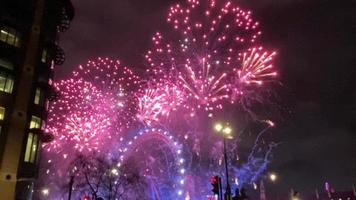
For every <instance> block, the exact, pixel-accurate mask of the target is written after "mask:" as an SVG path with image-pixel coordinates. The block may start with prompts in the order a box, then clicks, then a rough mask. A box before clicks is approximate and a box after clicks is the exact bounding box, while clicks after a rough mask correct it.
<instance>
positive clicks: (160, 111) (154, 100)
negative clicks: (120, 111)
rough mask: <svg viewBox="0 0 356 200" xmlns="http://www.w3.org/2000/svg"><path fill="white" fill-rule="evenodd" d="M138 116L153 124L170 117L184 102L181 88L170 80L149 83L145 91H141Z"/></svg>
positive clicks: (138, 95)
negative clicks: (169, 81)
mask: <svg viewBox="0 0 356 200" xmlns="http://www.w3.org/2000/svg"><path fill="white" fill-rule="evenodd" d="M136 96H137V99H138V102H139V103H138V114H137V118H138V120H139V121H141V122H142V123H144V124H145V125H148V126H150V125H152V123H153V122H156V123H157V122H159V121H161V120H163V118H167V117H169V115H170V113H171V112H172V111H175V110H176V109H177V108H178V107H179V106H180V104H181V103H182V102H183V99H184V95H183V92H182V91H181V90H179V88H178V87H177V86H175V85H173V84H170V83H168V82H164V83H159V84H154V85H152V84H147V88H146V89H145V90H144V91H139V92H138V93H137V94H136Z"/></svg>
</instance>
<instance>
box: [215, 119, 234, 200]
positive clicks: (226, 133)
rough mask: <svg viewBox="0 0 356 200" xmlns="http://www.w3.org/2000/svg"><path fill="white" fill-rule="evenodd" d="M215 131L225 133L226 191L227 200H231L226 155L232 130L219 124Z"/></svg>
mask: <svg viewBox="0 0 356 200" xmlns="http://www.w3.org/2000/svg"><path fill="white" fill-rule="evenodd" d="M215 130H216V131H217V132H218V133H223V138H224V161H225V176H226V191H225V200H230V199H231V187H230V183H229V170H228V163H227V153H226V138H227V137H229V136H230V134H231V132H232V129H231V128H230V127H229V125H228V124H227V125H226V126H223V125H222V124H220V123H218V124H216V125H215Z"/></svg>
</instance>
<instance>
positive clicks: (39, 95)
mask: <svg viewBox="0 0 356 200" xmlns="http://www.w3.org/2000/svg"><path fill="white" fill-rule="evenodd" d="M42 97H43V93H42V90H41V88H36V93H35V99H34V101H33V102H34V103H35V104H36V105H40V104H42V102H43V101H42V99H43V98H42Z"/></svg>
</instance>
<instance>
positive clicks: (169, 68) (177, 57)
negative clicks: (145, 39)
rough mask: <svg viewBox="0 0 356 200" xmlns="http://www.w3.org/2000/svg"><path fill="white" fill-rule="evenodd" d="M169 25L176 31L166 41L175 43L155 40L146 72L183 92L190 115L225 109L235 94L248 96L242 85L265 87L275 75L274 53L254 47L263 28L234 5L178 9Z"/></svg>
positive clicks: (210, 4) (194, 1)
mask: <svg viewBox="0 0 356 200" xmlns="http://www.w3.org/2000/svg"><path fill="white" fill-rule="evenodd" d="M167 22H168V23H169V24H171V25H172V27H173V30H174V31H173V33H168V34H167V35H169V36H171V35H172V36H173V35H174V36H175V38H176V39H175V40H172V41H167V40H165V38H164V37H163V35H162V34H161V33H156V34H155V35H154V36H153V38H152V42H153V48H152V49H150V50H149V51H148V52H147V54H146V56H145V58H146V60H147V62H148V63H149V66H150V68H149V69H147V72H149V73H152V74H154V75H155V76H156V77H160V78H162V79H169V80H172V81H174V82H175V83H177V85H178V86H180V87H181V88H182V89H184V91H186V93H187V95H188V98H187V101H188V103H184V104H183V105H184V107H186V108H188V109H190V110H191V111H194V110H196V109H201V108H203V109H204V110H206V111H213V110H215V109H222V108H223V104H224V100H227V99H229V98H230V96H231V93H239V95H241V94H242V93H243V91H241V90H243V89H244V88H243V87H241V86H240V85H241V84H252V83H257V84H259V85H260V84H262V79H265V78H267V77H273V76H275V75H276V72H275V71H273V69H272V65H271V64H270V61H271V59H272V57H273V56H274V55H275V53H271V54H270V53H268V52H262V53H260V51H261V48H255V47H254V46H255V42H256V40H257V38H258V37H259V36H260V35H261V31H259V29H258V27H259V23H258V22H256V21H254V20H253V19H252V17H251V12H249V11H244V10H242V9H240V8H239V7H237V6H234V5H233V3H232V2H230V1H227V2H224V3H222V2H219V3H218V2H216V1H213V0H211V1H207V2H200V1H197V0H189V1H186V3H185V4H183V5H181V4H176V5H174V6H172V7H171V8H170V10H169V14H168V17H167ZM246 49H247V50H246ZM232 80H237V81H232ZM271 80H272V79H271ZM235 82H236V83H235ZM236 87H238V88H236ZM232 102H234V101H232Z"/></svg>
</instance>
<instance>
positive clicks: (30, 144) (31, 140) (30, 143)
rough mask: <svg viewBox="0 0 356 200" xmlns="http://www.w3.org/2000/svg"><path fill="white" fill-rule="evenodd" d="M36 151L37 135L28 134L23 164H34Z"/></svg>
mask: <svg viewBox="0 0 356 200" xmlns="http://www.w3.org/2000/svg"><path fill="white" fill-rule="evenodd" d="M37 149H38V135H36V134H33V133H31V132H30V133H29V134H28V137H27V144H26V152H25V159H24V160H25V162H30V163H35V161H36V156H37Z"/></svg>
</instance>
